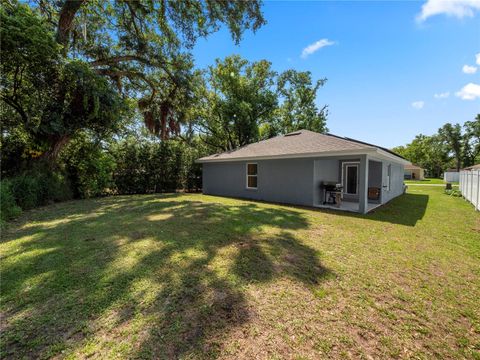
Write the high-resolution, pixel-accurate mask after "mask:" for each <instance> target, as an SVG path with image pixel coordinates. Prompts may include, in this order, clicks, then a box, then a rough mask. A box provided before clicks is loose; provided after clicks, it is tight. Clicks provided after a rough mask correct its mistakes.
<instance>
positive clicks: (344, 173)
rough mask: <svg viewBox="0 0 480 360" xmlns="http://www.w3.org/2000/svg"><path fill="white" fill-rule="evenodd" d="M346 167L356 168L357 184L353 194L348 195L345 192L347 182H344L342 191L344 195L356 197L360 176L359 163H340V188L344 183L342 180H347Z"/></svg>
mask: <svg viewBox="0 0 480 360" xmlns="http://www.w3.org/2000/svg"><path fill="white" fill-rule="evenodd" d="M348 167H356V168H357V184H356V191H357V192H355V193H348V192H347V182H346V181H345V188H344V191H343V193H344V194H345V195H358V183H359V176H360V173H359V171H360V162H359V161H349V162H344V163H342V186H343V183H344V180H346V179H347V175H348V170H347V168H348Z"/></svg>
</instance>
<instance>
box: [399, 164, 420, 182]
mask: <svg viewBox="0 0 480 360" xmlns="http://www.w3.org/2000/svg"><path fill="white" fill-rule="evenodd" d="M403 169H404V178H405V179H406V180H425V170H424V169H422V168H421V167H420V166H417V165H413V164H411V165H405V166H404V167H403Z"/></svg>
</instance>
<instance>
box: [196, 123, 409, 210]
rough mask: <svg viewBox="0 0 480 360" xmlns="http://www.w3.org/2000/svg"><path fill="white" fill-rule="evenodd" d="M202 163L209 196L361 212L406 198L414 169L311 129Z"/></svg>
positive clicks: (376, 150)
mask: <svg viewBox="0 0 480 360" xmlns="http://www.w3.org/2000/svg"><path fill="white" fill-rule="evenodd" d="M197 162H199V163H201V164H202V167H203V193H204V194H209V195H219V196H229V197H238V198H246V199H254V200H264V201H270V202H276V203H287V204H294V205H304V206H313V207H327V208H334V209H341V210H347V211H354V212H360V213H367V212H368V211H370V210H372V209H373V208H375V207H377V206H380V205H381V204H385V203H386V202H388V201H390V200H391V199H393V198H395V197H397V196H399V195H401V194H402V193H403V191H404V185H403V176H404V170H403V167H404V165H408V164H410V162H409V161H407V160H405V159H404V158H402V157H401V156H400V155H397V154H395V153H393V152H392V151H390V150H388V149H385V148H382V147H380V146H375V145H372V144H367V143H364V142H361V141H358V140H354V139H350V138H342V137H339V136H336V135H331V134H319V133H315V132H312V131H308V130H300V131H296V132H293V133H290V134H286V135H284V136H277V137H274V138H271V139H268V140H264V141H260V142H257V143H253V144H249V145H246V146H243V147H241V148H238V149H236V150H232V151H228V152H224V153H220V154H214V155H210V156H206V157H203V158H201V159H198V160H197Z"/></svg>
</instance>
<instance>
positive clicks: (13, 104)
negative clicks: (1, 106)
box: [2, 95, 28, 124]
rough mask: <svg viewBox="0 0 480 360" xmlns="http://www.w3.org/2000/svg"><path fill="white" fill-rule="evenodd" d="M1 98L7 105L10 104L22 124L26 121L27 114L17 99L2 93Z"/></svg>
mask: <svg viewBox="0 0 480 360" xmlns="http://www.w3.org/2000/svg"><path fill="white" fill-rule="evenodd" d="M2 99H3V101H5V103H6V104H7V105H10V106H11V107H12V108H13V109H14V110H15V111H16V112H17V113H18V114H19V115H20V117H21V118H22V121H23V123H24V124H26V123H28V115H27V113H26V112H25V110H23V108H22V107H21V106H20V104H19V103H18V102H17V101H15V100H14V99H12V98H11V97H9V96H5V95H2Z"/></svg>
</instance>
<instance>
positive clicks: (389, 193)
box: [382, 161, 403, 204]
mask: <svg viewBox="0 0 480 360" xmlns="http://www.w3.org/2000/svg"><path fill="white" fill-rule="evenodd" d="M388 165H391V176H390V190H387V189H388V185H387V175H388ZM382 167H383V171H382V172H383V174H382V175H383V176H382V184H383V187H382V204H385V203H386V202H388V201H390V200H392V199H393V198H396V197H397V196H400V195H402V194H403V165H401V164H398V163H394V162H390V161H382Z"/></svg>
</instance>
